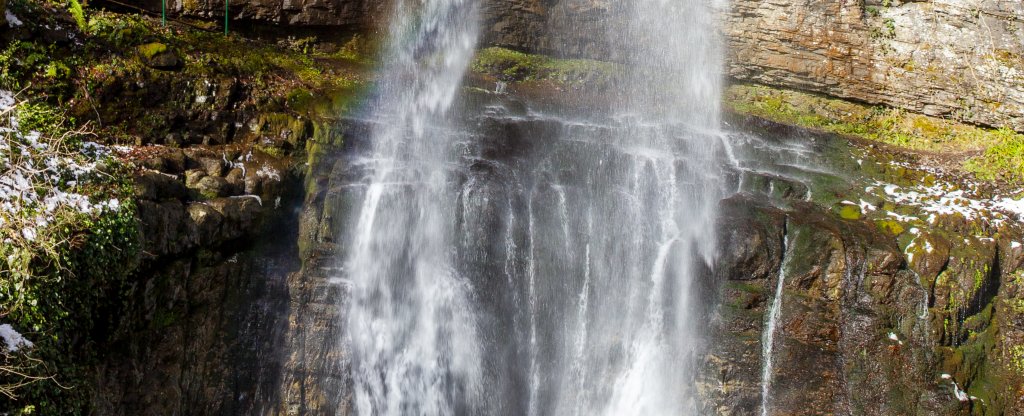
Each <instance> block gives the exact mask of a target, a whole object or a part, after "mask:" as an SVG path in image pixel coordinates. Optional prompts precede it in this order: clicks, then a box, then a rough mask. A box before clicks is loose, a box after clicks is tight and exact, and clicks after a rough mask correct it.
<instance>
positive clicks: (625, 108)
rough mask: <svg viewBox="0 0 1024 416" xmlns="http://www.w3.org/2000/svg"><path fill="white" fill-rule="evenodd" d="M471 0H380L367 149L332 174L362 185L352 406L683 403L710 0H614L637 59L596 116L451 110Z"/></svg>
mask: <svg viewBox="0 0 1024 416" xmlns="http://www.w3.org/2000/svg"><path fill="white" fill-rule="evenodd" d="M477 7H478V5H477V4H476V2H474V1H472V0H423V1H420V2H413V1H400V2H399V4H398V6H397V7H396V9H395V12H394V13H395V14H394V16H393V20H392V26H391V29H390V39H391V44H390V45H389V46H388V47H387V52H386V54H385V56H384V62H385V65H384V67H383V68H382V69H381V79H382V80H381V82H380V87H379V92H378V94H377V97H376V100H375V104H374V106H373V107H372V108H371V110H370V115H369V116H368V118H369V119H370V120H372V121H373V126H374V127H373V128H372V132H371V134H370V142H371V143H370V146H369V149H367V150H366V151H365V152H364V154H362V155H360V156H359V157H358V158H356V160H357V161H358V167H357V169H358V170H359V172H360V174H359V175H356V177H355V178H354V179H353V180H352V181H351V183H348V184H347V185H346V186H348V187H351V188H353V189H358V192H355V194H357V195H359V196H360V198H361V200H362V202H361V204H358V205H357V208H356V209H354V210H353V212H352V213H351V216H352V217H351V218H350V219H349V221H348V224H350V225H349V228H348V229H347V230H346V234H347V235H346V236H345V238H346V239H347V243H346V246H345V256H344V259H343V268H342V269H343V271H342V274H343V276H339V278H342V279H346V281H349V282H351V293H350V296H349V298H347V299H346V300H344V301H343V302H345V305H344V307H343V313H344V319H346V320H347V330H346V334H345V339H344V340H343V342H344V343H345V344H346V345H347V349H348V350H349V352H350V355H351V357H350V360H351V362H352V369H351V372H352V375H351V376H352V380H353V390H354V391H353V398H352V401H353V405H352V407H353V408H354V410H355V412H356V413H357V414H360V415H408V414H416V415H462V414H465V415H486V414H495V415H524V414H525V415H584V414H586V415H590V414H601V415H630V414H636V415H681V414H697V413H698V410H697V409H698V406H699V404H698V400H697V397H696V393H695V387H694V382H693V378H694V372H695V369H694V368H695V364H696V359H697V358H698V357H699V356H700V354H701V349H702V348H704V345H703V341H702V340H703V338H704V337H703V335H702V333H701V324H702V321H703V320H702V319H701V318H700V314H701V313H702V310H703V308H704V307H706V305H704V303H705V302H704V299H705V293H702V292H701V290H702V289H701V284H702V283H701V276H702V273H706V271H707V270H708V268H709V267H710V264H711V263H712V261H713V260H714V258H715V255H716V253H715V241H714V238H713V236H714V225H715V211H716V207H717V204H718V201H720V200H721V199H722V197H723V196H724V195H725V190H724V189H723V184H724V183H725V180H724V178H723V177H724V174H723V172H722V164H723V160H724V159H725V157H724V148H723V137H724V135H723V134H721V133H720V131H719V127H718V126H719V123H720V121H719V114H718V111H719V110H718V108H719V105H720V103H719V97H720V96H721V86H720V84H721V79H720V78H721V64H720V60H721V58H720V54H721V53H720V42H719V40H718V39H717V31H716V30H715V28H714V27H713V22H714V21H715V19H714V18H713V17H712V10H711V9H710V6H709V2H707V1H704V0H686V1H676V2H668V1H661V0H634V1H626V2H617V3H616V5H615V6H614V7H613V11H612V12H613V14H614V15H615V16H616V17H617V18H619V19H620V20H621V21H622V22H624V23H623V26H624V28H623V29H624V30H622V31H621V32H619V33H616V34H615V36H616V39H617V40H616V42H617V43H616V44H617V45H619V46H618V48H617V49H616V59H619V60H621V61H624V62H625V63H627V64H628V65H627V67H628V68H631V69H630V70H629V73H628V74H627V76H626V77H624V79H625V81H623V82H622V83H621V85H618V86H616V88H615V94H613V96H614V97H615V98H614V99H615V100H617V101H616V104H617V105H616V106H615V107H616V110H615V111H613V112H611V113H610V114H602V115H593V114H583V113H574V112H572V111H566V112H564V113H559V114H548V113H540V112H534V111H532V110H527V111H525V112H523V111H518V112H517V110H512V109H509V108H505V107H503V106H502V105H500V104H497V105H494V106H491V107H489V108H488V109H487V110H486V111H480V110H479V109H478V111H477V112H475V113H472V114H456V113H457V111H455V110H453V103H454V102H455V101H456V99H457V96H458V93H459V90H460V84H461V78H462V74H463V73H464V71H465V69H466V67H467V65H468V63H469V59H470V57H471V56H472V53H473V50H474V48H475V46H476V32H477V27H476V23H475V22H476V12H477ZM609 35H610V36H611V35H612V34H609ZM460 120H461V121H460ZM510 124H514V125H515V126H516V129H514V131H516V132H518V133H515V132H513V133H510V132H509V129H508V128H507V126H509V125H510ZM495 131H502V132H504V133H502V134H500V135H496V134H495V133H494V132H495Z"/></svg>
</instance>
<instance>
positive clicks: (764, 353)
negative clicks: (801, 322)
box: [761, 235, 789, 416]
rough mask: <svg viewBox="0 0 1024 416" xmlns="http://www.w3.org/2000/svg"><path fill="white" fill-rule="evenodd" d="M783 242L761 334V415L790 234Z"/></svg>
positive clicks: (765, 401)
mask: <svg viewBox="0 0 1024 416" xmlns="http://www.w3.org/2000/svg"><path fill="white" fill-rule="evenodd" d="M784 238H785V241H783V243H782V265H781V266H779V278H778V282H776V283H775V296H774V297H773V298H772V306H771V309H769V310H768V318H767V319H766V320H765V329H764V333H763V334H762V335H761V363H762V364H761V365H762V368H761V415H763V416H767V415H768V413H769V412H768V405H769V404H770V399H771V388H772V370H773V368H772V353H773V352H774V350H775V331H776V329H777V328H778V325H779V320H780V319H781V318H782V291H783V289H785V287H786V254H787V252H788V251H789V236H788V235H787V236H785V237H784Z"/></svg>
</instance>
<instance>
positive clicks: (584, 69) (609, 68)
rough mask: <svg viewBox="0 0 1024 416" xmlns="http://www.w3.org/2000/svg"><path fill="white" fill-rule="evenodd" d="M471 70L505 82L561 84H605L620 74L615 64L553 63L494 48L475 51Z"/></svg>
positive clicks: (581, 60)
mask: <svg viewBox="0 0 1024 416" xmlns="http://www.w3.org/2000/svg"><path fill="white" fill-rule="evenodd" d="M472 69H473V71H474V72H476V73H479V74H486V75H491V76H494V77H496V78H499V79H502V80H506V81H541V80H544V81H555V82H559V83H563V84H589V83H597V84H600V83H607V82H608V81H610V80H611V79H612V78H614V77H616V76H618V75H619V74H621V72H622V69H621V67H620V66H619V65H617V64H614V63H609V62H602V61H595V60H590V59H555V58H551V57H547V56H544V55H533V54H527V53H523V52H518V51H513V50H510V49H504V48H497V47H495V48H486V49H481V50H480V51H478V52H477V54H476V58H475V59H474V61H473V64H472Z"/></svg>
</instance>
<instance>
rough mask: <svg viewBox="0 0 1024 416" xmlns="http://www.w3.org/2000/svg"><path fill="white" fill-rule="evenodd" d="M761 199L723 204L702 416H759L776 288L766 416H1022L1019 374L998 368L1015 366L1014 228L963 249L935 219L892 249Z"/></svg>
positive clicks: (852, 229) (749, 196)
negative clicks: (1015, 415)
mask: <svg viewBox="0 0 1024 416" xmlns="http://www.w3.org/2000/svg"><path fill="white" fill-rule="evenodd" d="M765 196H766V194H756V193H742V194H739V195H737V196H734V197H731V198H729V199H726V200H724V201H722V203H721V213H722V214H721V217H720V219H719V220H720V222H721V223H722V224H728V226H727V227H723V228H721V230H720V232H721V236H720V243H719V244H720V253H721V254H720V256H719V258H718V262H717V264H716V265H715V267H714V269H715V273H714V276H715V278H716V279H718V286H719V288H720V289H719V300H718V306H717V309H716V310H715V312H714V313H713V317H712V319H710V324H709V325H710V326H709V330H708V337H709V345H712V346H713V347H712V348H711V349H710V351H708V353H707V355H706V358H705V362H704V367H703V369H702V372H701V374H700V376H699V377H698V388H699V390H700V391H701V393H702V396H703V399H704V403H703V404H704V406H705V411H706V413H707V414H731V415H748V414H757V413H759V412H760V409H761V397H762V394H761V392H762V390H761V389H762V386H763V383H764V378H763V375H762V371H763V368H764V365H765V364H764V362H765V361H764V356H763V354H764V347H765V346H764V345H763V342H764V340H765V338H764V337H763V335H764V332H765V331H767V328H768V324H767V322H766V321H767V319H768V317H769V316H770V312H771V308H772V307H773V305H772V304H773V302H772V301H773V298H774V296H775V292H774V291H775V288H776V285H777V284H778V282H779V279H780V278H783V277H784V285H783V288H782V292H781V293H782V295H781V296H782V298H781V302H780V305H781V307H780V308H779V311H778V321H777V325H776V327H775V332H774V342H773V352H772V354H771V358H772V360H773V362H774V365H773V368H774V370H773V371H772V372H771V374H770V375H769V380H770V384H769V395H768V401H767V403H768V409H769V414H787V415H794V414H799V415H803V414H806V415H812V414H835V413H850V414H868V415H888V414H1003V413H1002V412H1005V411H1007V410H1008V409H1011V408H1015V406H1019V404H1020V403H1019V401H1020V400H1019V399H1018V396H1019V395H1017V394H1016V393H1015V392H1016V391H1018V389H1019V386H1020V385H1021V384H1022V381H1024V380H1022V375H1024V374H1022V370H1021V369H1022V368H1024V367H1019V366H1017V365H1016V364H1013V363H1010V362H1008V361H1006V359H1005V358H1001V354H1009V355H1010V356H1014V355H1013V354H1014V353H1013V352H1012V351H1014V349H1013V347H1008V344H1007V343H1008V342H1015V341H1012V340H1019V339H1020V337H1021V334H1022V332H1021V325H1020V321H1021V319H1020V316H1021V313H1022V312H1024V308H1022V307H1021V306H1020V305H1021V303H1020V301H1019V300H1015V299H1017V297H1018V296H1019V295H1020V292H1019V291H1020V287H1021V284H1020V282H1021V281H1022V280H1024V279H1022V278H1021V277H1020V276H1021V275H1022V274H1021V270H1020V256H1021V254H1022V250H1021V245H1020V244H1019V243H1018V244H1014V243H1012V241H1016V239H1019V238H1020V229H1019V227H1017V226H1016V225H1014V224H1009V223H1008V224H1005V227H1003V228H1002V229H1001V230H1000V231H999V232H998V233H997V235H998V237H996V238H986V237H968V238H964V236H963V235H960V234H957V233H955V232H951V231H950V230H949V229H947V228H945V226H944V225H943V224H942V221H941V220H940V221H939V222H938V223H937V224H936V225H935V227H934V229H933V230H931V232H921V231H912V232H910V233H911V234H912V235H914V241H912V242H911V243H909V244H908V243H906V242H904V243H902V246H906V248H901V245H900V244H898V243H897V240H898V239H896V238H894V237H893V235H892V234H891V233H890V232H889V231H887V230H886V229H885V228H884V227H878V226H875V225H873V224H872V223H871V222H870V221H867V220H863V219H844V218H842V217H841V216H839V215H838V214H836V213H834V212H830V211H828V210H826V209H825V208H822V207H820V206H817V205H814V204H810V203H802V202H790V203H784V204H782V205H784V206H785V208H778V207H776V206H777V205H778V204H779V202H778V200H775V201H776V202H768V201H770V199H765ZM915 247H916V248H915ZM924 247H927V248H924ZM1003 263H1008V264H1007V265H1004V264H1003ZM1014 305H1016V306H1014ZM1018 356H1024V354H1018V355H1016V356H1015V357H1018ZM954 383H956V384H954ZM958 391H959V392H960V393H957V392H958ZM958 394H959V396H958ZM1011 414H1012V412H1011Z"/></svg>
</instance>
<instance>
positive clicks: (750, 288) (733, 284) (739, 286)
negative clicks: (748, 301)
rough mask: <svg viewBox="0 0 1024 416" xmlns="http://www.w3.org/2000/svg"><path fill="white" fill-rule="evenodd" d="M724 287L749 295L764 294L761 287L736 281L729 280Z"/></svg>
mask: <svg viewBox="0 0 1024 416" xmlns="http://www.w3.org/2000/svg"><path fill="white" fill-rule="evenodd" d="M726 287H728V288H730V289H735V290H738V291H740V292H744V293H750V294H760V293H764V288H763V287H761V286H760V285H755V284H751V283H746V282H737V281H733V280H730V281H728V282H726Z"/></svg>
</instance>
